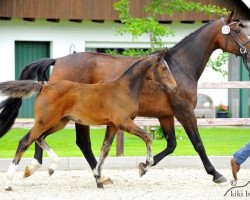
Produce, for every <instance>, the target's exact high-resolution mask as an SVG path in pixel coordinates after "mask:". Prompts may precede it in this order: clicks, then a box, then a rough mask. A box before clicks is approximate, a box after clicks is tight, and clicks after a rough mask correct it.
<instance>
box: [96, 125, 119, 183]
mask: <svg viewBox="0 0 250 200" xmlns="http://www.w3.org/2000/svg"><path fill="white" fill-rule="evenodd" d="M116 133H117V128H116V127H115V126H113V125H110V126H107V129H106V134H105V138H104V141H103V145H102V149H101V155H100V158H99V161H98V163H97V165H96V167H95V168H94V169H93V174H94V177H95V179H96V184H97V188H103V183H102V181H101V171H102V166H103V163H104V160H105V158H106V157H107V156H108V153H109V151H110V147H111V145H112V143H113V140H114V137H115V135H116Z"/></svg>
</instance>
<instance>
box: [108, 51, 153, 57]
mask: <svg viewBox="0 0 250 200" xmlns="http://www.w3.org/2000/svg"><path fill="white" fill-rule="evenodd" d="M106 53H108V54H110V55H114V56H117V55H123V56H144V55H148V54H150V53H152V51H151V49H147V50H145V49H126V50H124V51H123V52H122V53H119V52H118V51H116V50H110V49H107V50H106Z"/></svg>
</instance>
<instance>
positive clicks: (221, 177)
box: [213, 175, 227, 184]
mask: <svg viewBox="0 0 250 200" xmlns="http://www.w3.org/2000/svg"><path fill="white" fill-rule="evenodd" d="M213 182H215V183H217V184H220V183H225V182H227V179H226V178H225V177H224V176H222V175H221V176H220V177H219V178H217V179H216V178H215V177H214V178H213Z"/></svg>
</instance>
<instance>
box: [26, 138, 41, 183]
mask: <svg viewBox="0 0 250 200" xmlns="http://www.w3.org/2000/svg"><path fill="white" fill-rule="evenodd" d="M42 161H43V149H42V148H41V147H40V146H39V145H38V144H37V143H35V155H34V158H33V160H32V161H31V164H30V165H29V166H27V167H26V168H25V171H24V175H23V178H27V177H29V176H31V175H32V174H34V173H35V172H36V171H37V170H38V169H39V168H40V167H41V166H42Z"/></svg>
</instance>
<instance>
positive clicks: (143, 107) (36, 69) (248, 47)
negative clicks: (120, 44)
mask: <svg viewBox="0 0 250 200" xmlns="http://www.w3.org/2000/svg"><path fill="white" fill-rule="evenodd" d="M234 14H235V10H233V11H232V12H231V14H230V15H229V16H228V17H225V18H220V19H218V20H215V21H212V22H209V23H207V24H206V25H204V26H203V27H201V28H200V29H198V30H196V31H195V32H193V33H191V34H190V35H189V36H187V37H186V38H184V39H183V40H182V41H180V42H179V43H178V44H176V45H175V46H174V47H173V48H170V49H169V50H168V51H167V52H166V53H165V55H164V59H165V61H166V62H167V63H168V65H169V67H170V70H171V72H172V74H173V76H174V78H175V80H176V82H177V91H176V93H174V94H171V95H169V93H168V92H167V90H165V89H163V88H162V87H161V86H160V85H159V84H157V83H156V82H155V81H151V80H149V81H146V82H145V84H144V87H143V89H142V93H141V95H140V97H139V113H138V116H144V117H157V118H158V119H159V122H160V125H161V127H162V129H163V133H164V136H165V138H166V141H167V147H166V148H165V149H164V150H163V151H162V152H160V153H158V154H157V155H155V156H154V164H153V165H156V164H157V163H158V162H160V161H161V160H162V159H163V158H164V157H166V156H167V155H169V154H171V153H172V152H173V151H174V150H175V148H176V145H177V144H176V137H175V129H174V116H175V117H176V118H177V120H178V121H179V122H180V123H181V124H182V125H183V127H184V129H185V131H186V133H187V135H188V137H189V139H190V141H191V142H192V144H193V146H194V149H195V150H196V151H197V153H198V154H199V156H200V158H201V160H202V163H203V165H204V167H205V170H206V172H207V173H208V174H210V175H212V176H213V181H214V182H216V183H222V182H225V181H226V179H225V178H224V177H223V176H222V175H221V174H220V173H219V172H217V171H216V169H215V168H214V166H213V165H212V164H211V162H210V160H209V159H208V157H207V154H206V151H205V148H204V145H203V143H202V140H201V137H200V135H199V131H198V127H197V121H196V117H195V114H194V108H195V106H196V102H197V82H198V80H199V78H200V76H201V74H202V73H203V70H204V68H205V66H206V64H207V61H208V59H209V57H210V56H211V54H212V52H213V51H214V50H216V49H222V50H223V51H225V52H229V53H232V54H234V55H238V56H242V57H243V58H244V60H246V57H250V54H249V52H250V42H249V40H248V38H247V35H246V34H245V33H244V29H243V25H242V23H241V22H240V21H234V20H233V17H234ZM225 25H228V26H229V27H230V32H229V33H224V34H222V27H223V26H225ZM137 59H139V58H138V57H137V58H131V57H122V56H111V55H105V54H97V53H77V54H73V55H69V56H66V57H63V58H58V59H43V60H40V61H37V62H34V63H32V64H30V65H28V66H26V68H25V69H24V70H23V72H22V74H21V76H20V79H34V78H35V77H36V75H37V76H38V79H39V80H44V76H45V71H46V69H47V68H48V67H49V66H50V65H54V69H53V71H52V74H51V77H50V79H49V81H50V82H56V81H60V80H71V81H75V82H82V83H97V82H100V81H108V80H112V79H114V78H115V77H118V76H120V75H121V74H122V73H123V72H124V71H125V70H126V68H127V66H129V65H130V64H131V63H133V62H135V61H136V60H137ZM20 105H21V99H20V98H15V99H7V100H6V101H5V102H3V103H2V105H1V107H0V108H3V111H2V112H1V114H0V136H3V135H4V134H5V133H6V132H7V131H8V129H9V128H10V127H11V125H12V124H13V123H14V120H15V118H16V117H17V114H18V109H19V107H20ZM76 137H77V140H76V144H77V145H78V147H79V148H80V150H81V151H82V153H83V154H84V156H85V157H86V159H87V161H88V163H89V165H90V167H91V169H94V168H95V167H96V165H97V161H96V159H95V157H94V155H93V152H92V149H91V142H90V136H89V127H88V126H83V125H80V124H77V123H76ZM34 163H35V164H34ZM41 164H42V149H41V148H40V147H39V146H38V145H36V151H35V156H34V161H33V164H32V165H31V166H33V167H34V169H37V168H39V167H40V165H41ZM140 170H141V172H143V173H146V165H145V164H143V163H141V164H140ZM34 171H35V170H34Z"/></svg>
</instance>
